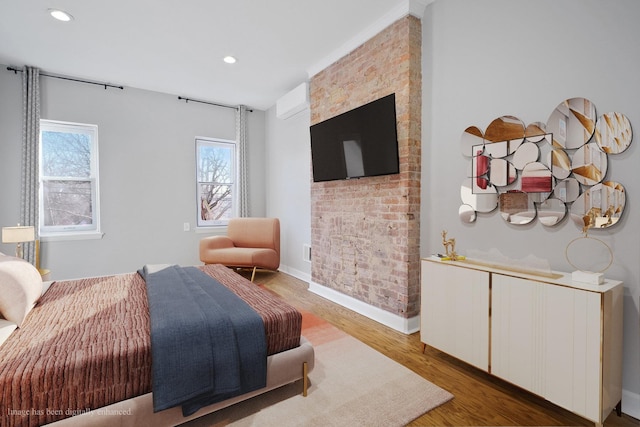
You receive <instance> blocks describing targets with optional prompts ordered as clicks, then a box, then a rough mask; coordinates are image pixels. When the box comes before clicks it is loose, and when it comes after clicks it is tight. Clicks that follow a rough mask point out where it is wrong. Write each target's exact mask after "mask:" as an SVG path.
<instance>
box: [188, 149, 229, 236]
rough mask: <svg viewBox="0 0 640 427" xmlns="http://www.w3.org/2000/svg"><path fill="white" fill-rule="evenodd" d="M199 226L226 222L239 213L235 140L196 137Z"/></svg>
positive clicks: (218, 224)
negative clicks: (237, 210) (237, 208)
mask: <svg viewBox="0 0 640 427" xmlns="http://www.w3.org/2000/svg"><path fill="white" fill-rule="evenodd" d="M196 176H197V186H198V189H197V196H198V197H197V203H198V207H197V209H198V223H197V225H198V227H211V226H220V225H226V224H227V222H228V221H229V219H230V218H233V217H235V216H237V214H236V206H237V203H236V200H237V194H236V193H237V191H236V188H237V186H236V143H235V142H234V141H226V140H221V139H211V138H196Z"/></svg>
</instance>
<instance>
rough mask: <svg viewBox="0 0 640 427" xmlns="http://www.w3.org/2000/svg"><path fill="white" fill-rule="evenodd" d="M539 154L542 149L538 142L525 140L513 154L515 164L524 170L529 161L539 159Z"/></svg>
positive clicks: (517, 167)
mask: <svg viewBox="0 0 640 427" xmlns="http://www.w3.org/2000/svg"><path fill="white" fill-rule="evenodd" d="M539 155H540V149H539V148H538V145H537V144H534V143H533V142H525V143H523V144H522V145H520V147H518V149H517V150H516V153H515V154H514V155H513V166H514V167H515V168H516V169H518V170H522V169H524V167H525V166H526V165H527V163H531V162H535V161H537V160H538V156H539Z"/></svg>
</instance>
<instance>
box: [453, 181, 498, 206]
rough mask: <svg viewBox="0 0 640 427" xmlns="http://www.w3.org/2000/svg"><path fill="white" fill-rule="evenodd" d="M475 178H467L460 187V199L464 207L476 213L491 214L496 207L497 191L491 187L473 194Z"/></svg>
mask: <svg viewBox="0 0 640 427" xmlns="http://www.w3.org/2000/svg"><path fill="white" fill-rule="evenodd" d="M475 181H476V178H467V179H465V180H464V181H463V182H462V185H461V186H460V199H461V200H462V203H463V204H465V205H469V206H471V208H472V209H473V210H475V211H476V212H483V213H486V212H491V211H493V210H494V209H495V208H496V207H497V206H498V191H497V190H496V188H495V187H494V186H492V185H487V187H486V188H485V189H484V190H483V191H482V192H481V193H478V192H474V191H473V187H474V182H475Z"/></svg>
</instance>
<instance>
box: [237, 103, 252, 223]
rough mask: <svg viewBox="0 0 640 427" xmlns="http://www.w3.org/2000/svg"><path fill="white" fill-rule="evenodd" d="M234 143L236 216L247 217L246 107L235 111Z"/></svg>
mask: <svg viewBox="0 0 640 427" xmlns="http://www.w3.org/2000/svg"><path fill="white" fill-rule="evenodd" d="M236 142H237V144H238V203H239V206H238V215H239V216H241V217H247V216H249V185H248V181H249V177H248V171H249V166H248V162H247V107H246V106H244V105H240V106H238V108H237V109H236Z"/></svg>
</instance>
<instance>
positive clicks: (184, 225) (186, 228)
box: [182, 222, 191, 231]
mask: <svg viewBox="0 0 640 427" xmlns="http://www.w3.org/2000/svg"><path fill="white" fill-rule="evenodd" d="M182 229H183V230H184V231H190V230H191V224H189V223H188V222H185V223H184V224H182Z"/></svg>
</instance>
